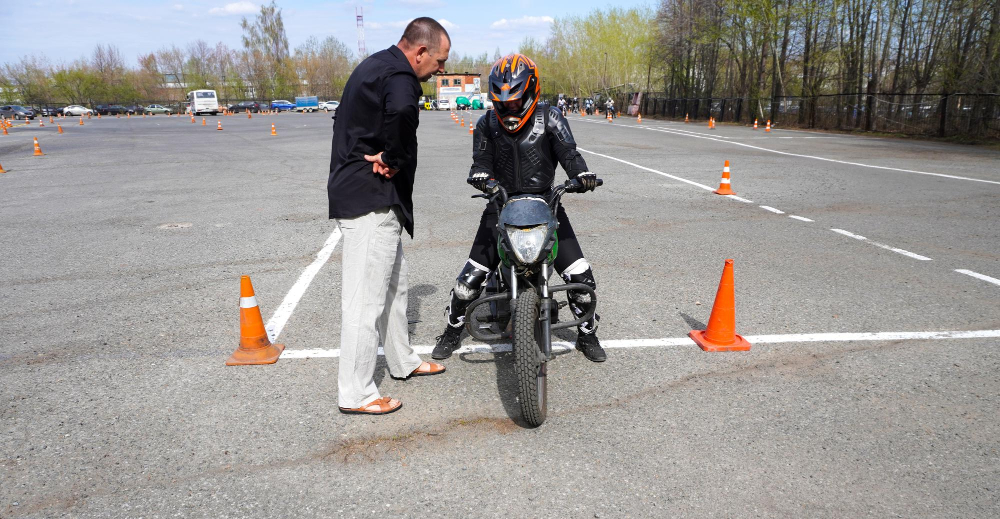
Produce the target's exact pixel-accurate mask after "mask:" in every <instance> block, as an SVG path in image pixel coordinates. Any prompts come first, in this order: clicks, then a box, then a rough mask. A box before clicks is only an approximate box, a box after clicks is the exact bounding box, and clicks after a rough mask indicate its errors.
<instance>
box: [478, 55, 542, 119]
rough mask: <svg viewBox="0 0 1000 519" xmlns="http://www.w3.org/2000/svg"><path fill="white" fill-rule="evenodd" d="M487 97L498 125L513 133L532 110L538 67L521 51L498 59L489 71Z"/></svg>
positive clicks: (537, 85) (533, 110)
mask: <svg viewBox="0 0 1000 519" xmlns="http://www.w3.org/2000/svg"><path fill="white" fill-rule="evenodd" d="M489 82H490V85H489V87H490V90H489V92H490V100H491V101H493V113H495V114H496V116H497V120H498V121H499V122H500V125H501V126H503V127H504V129H506V130H507V131H508V132H510V133H515V132H517V131H518V130H520V129H521V128H523V127H524V125H525V123H526V122H527V121H529V120H530V119H531V117H532V115H533V114H534V113H535V106H536V105H537V104H538V95H539V93H540V92H541V88H542V87H541V82H540V81H539V77H538V67H537V66H536V65H535V62H534V61H531V60H530V59H528V57H527V56H525V55H524V54H511V55H509V56H505V57H503V58H500V60H499V61H497V62H496V63H495V64H494V65H493V69H492V70H490V79H489Z"/></svg>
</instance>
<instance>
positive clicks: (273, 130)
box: [271, 123, 278, 135]
mask: <svg viewBox="0 0 1000 519" xmlns="http://www.w3.org/2000/svg"><path fill="white" fill-rule="evenodd" d="M271 135H278V131H277V130H275V129H274V123H271Z"/></svg>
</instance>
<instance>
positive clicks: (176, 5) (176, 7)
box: [174, 4, 184, 11]
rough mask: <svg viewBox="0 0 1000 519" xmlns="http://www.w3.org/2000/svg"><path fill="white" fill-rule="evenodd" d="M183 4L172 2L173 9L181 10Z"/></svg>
mask: <svg viewBox="0 0 1000 519" xmlns="http://www.w3.org/2000/svg"><path fill="white" fill-rule="evenodd" d="M183 10H184V4H174V11H183Z"/></svg>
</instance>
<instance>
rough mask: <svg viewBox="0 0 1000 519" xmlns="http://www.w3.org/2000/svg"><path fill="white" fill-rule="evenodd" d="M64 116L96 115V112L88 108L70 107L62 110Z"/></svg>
mask: <svg viewBox="0 0 1000 519" xmlns="http://www.w3.org/2000/svg"><path fill="white" fill-rule="evenodd" d="M62 113H63V115H73V116H77V115H94V111H93V110H91V109H90V108H87V107H86V106H80V105H69V106H67V107H65V108H63V109H62Z"/></svg>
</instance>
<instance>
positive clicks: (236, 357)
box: [226, 276, 285, 366]
mask: <svg viewBox="0 0 1000 519" xmlns="http://www.w3.org/2000/svg"><path fill="white" fill-rule="evenodd" d="M284 349H285V345H284V344H271V339H269V338H268V337H267V330H265V329H264V320H263V319H262V318H261V316H260V307H259V306H257V296H255V295H254V292H253V284H251V283H250V276H242V277H240V347H239V348H237V349H236V351H234V352H233V354H232V356H230V357H229V360H227V361H226V365H227V366H245V365H248V364H274V363H275V362H278V357H279V356H280V355H281V352H282V351H283V350H284Z"/></svg>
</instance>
